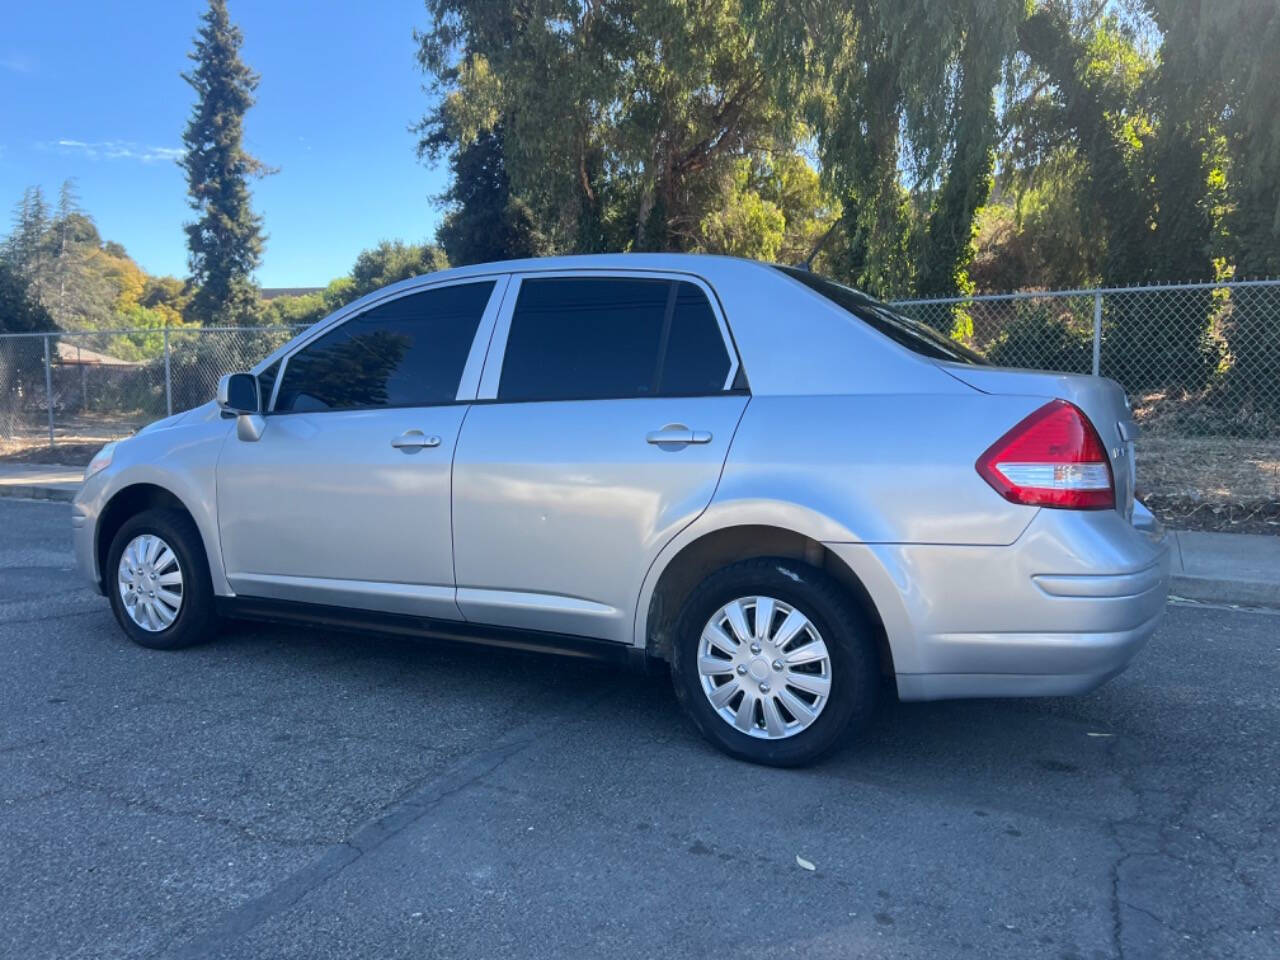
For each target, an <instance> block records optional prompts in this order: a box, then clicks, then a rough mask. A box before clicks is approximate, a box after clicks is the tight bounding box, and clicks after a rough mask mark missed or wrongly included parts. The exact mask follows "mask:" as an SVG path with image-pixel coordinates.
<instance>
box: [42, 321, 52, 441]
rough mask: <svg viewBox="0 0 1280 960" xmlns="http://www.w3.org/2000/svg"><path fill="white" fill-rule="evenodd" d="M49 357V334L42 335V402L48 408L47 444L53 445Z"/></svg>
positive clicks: (50, 363)
mask: <svg viewBox="0 0 1280 960" xmlns="http://www.w3.org/2000/svg"><path fill="white" fill-rule="evenodd" d="M52 366H53V365H52V361H51V360H50V357H49V335H48V334H47V333H46V334H45V335H44V402H45V406H47V407H48V408H49V446H51V447H52V446H53V369H52Z"/></svg>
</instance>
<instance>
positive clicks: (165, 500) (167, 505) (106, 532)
mask: <svg viewBox="0 0 1280 960" xmlns="http://www.w3.org/2000/svg"><path fill="white" fill-rule="evenodd" d="M157 509H158V510H181V511H182V512H183V513H185V514H186V515H187V516H188V517H190V516H191V511H190V510H188V509H187V506H186V504H184V503H183V502H182V501H181V500H179V499H178V498H177V497H175V496H174V495H173V494H172V493H170V492H169V491H168V490H166V489H165V488H164V487H158V486H156V485H155V484H154V483H135V484H133V485H132V486H128V487H125V488H124V489H123V490H120V491H119V492H118V493H116V495H115V496H113V497H112V498H111V499H110V500H109V501H107V505H106V506H105V507H103V509H102V516H101V517H100V518H99V519H98V537H97V541H96V542H95V544H94V550H95V552H96V554H97V557H98V578H99V580H100V581H101V582H102V583H103V584H104V588H105V584H106V583H107V580H108V576H107V551H108V550H110V549H111V541H112V540H114V539H115V537H116V534H117V533H118V532H119V530H120V528H121V527H123V526H124V525H125V522H126V521H127V520H128V519H129V518H130V517H134V516H137V515H138V514H139V513H142V511H144V510H157ZM194 520H195V518H194V517H192V521H193V522H194ZM197 529H199V528H198V527H197Z"/></svg>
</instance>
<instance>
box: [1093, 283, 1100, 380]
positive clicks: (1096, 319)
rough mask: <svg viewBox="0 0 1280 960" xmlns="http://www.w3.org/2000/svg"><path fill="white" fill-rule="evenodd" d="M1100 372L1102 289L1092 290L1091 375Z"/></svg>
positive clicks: (1096, 374)
mask: <svg viewBox="0 0 1280 960" xmlns="http://www.w3.org/2000/svg"><path fill="white" fill-rule="evenodd" d="M1101 372H1102V291H1101V290H1095V291H1093V375H1094V376H1095V377H1096V376H1098V374H1100V373H1101Z"/></svg>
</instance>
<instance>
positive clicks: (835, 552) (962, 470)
mask: <svg viewBox="0 0 1280 960" xmlns="http://www.w3.org/2000/svg"><path fill="white" fill-rule="evenodd" d="M1135 436H1136V428H1135V425H1134V423H1133V421H1132V417H1131V415H1130V412H1129V408H1128V404H1127V402H1126V400H1125V397H1124V394H1123V392H1122V391H1121V390H1120V388H1119V387H1118V386H1117V385H1116V384H1115V383H1113V382H1111V381H1109V380H1105V379H1101V378H1098V377H1089V376H1075V375H1068V374H1060V373H1042V372H1033V371H1026V370H1009V369H999V368H995V367H991V366H988V365H986V364H985V363H984V362H983V361H982V359H981V358H979V357H977V356H975V355H973V354H971V353H970V352H968V351H967V350H965V349H964V348H963V347H962V346H960V345H958V344H957V343H955V342H953V341H952V340H950V339H948V338H947V337H944V336H941V335H939V334H937V333H935V332H933V331H932V330H930V329H928V328H925V327H922V326H920V325H918V324H916V323H913V322H912V321H910V320H907V319H904V318H903V317H901V316H899V315H897V314H896V313H895V312H894V311H893V310H891V309H889V308H888V307H886V306H885V305H883V304H881V303H879V302H877V301H875V300H873V299H871V298H869V297H867V296H865V295H863V294H861V293H858V292H857V291H855V290H852V289H850V288H848V287H845V286H842V285H840V284H837V283H834V282H832V281H829V280H825V279H822V278H821V277H818V276H815V275H813V274H811V273H808V272H806V271H803V270H796V269H791V268H785V267H776V266H770V265H767V264H761V263H753V262H748V261H743V260H736V259H731V258H721V257H700V256H687V255H667V254H653V255H647V254H646V255H640V254H635V255H604V256H589V257H563V258H556V259H545V260H528V261H514V262H507V263H494V264H485V265H480V266H471V267H464V268H459V269H453V270H445V271H442V272H439V273H435V274H431V275H429V276H425V277H419V278H416V279H413V280H408V281H405V282H403V283H399V284H396V285H394V286H391V287H387V288H386V289H383V290H380V291H378V292H377V293H374V294H371V295H370V296H368V297H365V298H364V299H362V300H360V301H358V302H356V303H354V304H351V305H350V306H348V307H346V308H344V309H342V310H340V311H338V312H337V313H335V314H333V315H332V316H330V317H327V318H326V319H324V320H322V321H320V322H319V323H317V324H316V325H315V326H314V327H312V328H311V329H309V330H307V331H306V332H305V333H303V334H301V335H300V336H298V337H297V338H295V339H294V340H293V341H292V342H290V343H288V344H287V345H285V346H284V347H281V348H280V349H279V350H277V351H275V352H274V353H272V354H271V355H270V356H268V357H267V358H266V359H264V360H263V361H262V362H261V363H259V364H258V365H257V366H256V367H254V368H253V370H252V371H251V372H247V373H238V374H231V375H228V376H226V377H224V378H223V380H222V382H221V383H220V385H219V390H218V397H217V399H216V401H213V402H211V403H209V404H207V405H206V406H203V407H199V408H196V409H194V410H189V411H187V412H185V413H181V414H178V415H177V416H174V417H171V418H169V419H167V420H163V421H160V422H159V423H155V424H152V425H151V426H150V427H147V428H146V429H144V430H142V431H141V432H139V433H138V434H136V435H135V436H133V437H130V438H129V439H127V440H124V441H121V442H119V443H115V444H110V445H108V446H107V447H105V448H104V449H103V450H102V452H101V453H99V454H98V455H97V456H96V457H95V458H94V460H93V462H92V463H91V464H90V466H89V469H88V471H87V476H86V481H85V484H84V487H83V489H82V490H81V492H80V494H79V496H78V497H77V499H76V503H75V507H74V511H73V525H74V527H75V541H76V550H77V555H78V557H79V562H80V564H81V566H82V568H83V570H84V572H85V574H86V575H87V576H88V578H89V580H90V581H91V582H92V583H93V584H94V585H95V586H97V587H98V589H100V590H102V591H103V592H104V593H105V594H106V595H107V596H108V597H109V598H110V602H111V605H112V607H113V609H114V611H115V614H116V617H117V618H118V620H119V621H120V624H121V626H122V627H123V628H124V630H125V632H126V633H127V634H128V635H129V636H130V637H131V638H132V639H134V640H135V641H137V642H138V643H141V644H144V645H146V646H149V647H157V648H164V649H168V648H176V647H181V646H185V645H188V644H191V643H194V642H198V641H202V640H205V639H207V638H209V637H210V636H211V635H212V634H213V633H214V631H215V630H216V628H217V625H218V623H219V618H220V617H222V616H237V617H246V616H247V617H263V618H271V619H291V620H303V621H308V622H313V623H321V624H326V625H329V626H333V627H342V628H351V629H359V630H368V629H379V630H389V631H394V632H397V633H401V634H406V635H425V636H431V637H435V638H440V639H444V640H452V641H465V642H475V643H487V644H498V645H505V646H512V647H520V648H526V649H535V650H556V651H561V652H567V653H570V654H573V655H577V656H589V657H599V658H606V659H616V660H621V661H629V662H633V663H639V664H646V665H653V664H663V665H669V666H670V669H671V673H672V676H673V679H674V682H675V688H676V692H677V694H678V697H679V699H680V702H681V703H682V704H683V705H684V707H685V709H686V710H687V711H688V713H689V716H690V717H691V718H692V720H693V722H694V724H696V726H697V727H698V729H699V730H700V731H701V732H702V733H703V734H704V735H705V736H706V737H707V738H708V739H709V740H711V741H712V742H713V743H715V744H716V745H717V746H719V747H721V748H722V749H724V750H725V751H727V752H728V753H730V754H732V755H734V756H737V757H741V758H743V759H747V760H752V761H756V762H761V763H770V764H778V765H793V764H799V763H804V762H808V761H810V760H812V759H814V758H815V757H817V756H819V755H820V754H822V753H823V752H824V751H826V750H827V749H829V748H831V747H832V746H833V745H835V744H836V743H837V742H840V741H841V740H842V739H844V738H846V737H847V736H849V735H850V734H851V731H852V730H853V729H855V728H857V727H858V726H860V725H862V724H864V723H865V722H866V720H867V719H868V717H869V716H870V714H871V711H872V709H873V707H874V704H875V701H876V697H877V695H878V694H879V693H880V692H881V690H882V687H884V686H887V685H889V684H892V685H893V686H894V687H896V692H897V695H898V696H899V697H900V698H902V699H904V700H926V699H936V698H945V697H991V696H1036V695H1061V694H1073V693H1083V692H1085V691H1088V690H1091V689H1093V688H1094V687H1096V686H1098V685H1099V684H1101V683H1103V682H1105V681H1106V680H1107V679H1108V678H1109V677H1112V676H1114V675H1115V674H1116V673H1118V672H1119V671H1121V670H1123V669H1124V667H1125V666H1126V664H1127V663H1128V662H1129V661H1130V659H1131V658H1132V657H1133V656H1134V655H1135V653H1137V651H1138V649H1139V648H1140V647H1141V646H1142V645H1143V643H1144V642H1145V641H1146V639H1147V638H1148V637H1149V636H1150V635H1151V634H1152V632H1153V631H1154V630H1155V628H1156V626H1157V624H1158V622H1159V620H1160V617H1161V615H1162V612H1163V610H1164V605H1165V598H1166V592H1167V588H1168V577H1169V555H1168V548H1167V546H1166V543H1165V539H1164V534H1163V532H1162V531H1161V529H1160V528H1159V526H1158V524H1157V523H1156V522H1155V521H1154V519H1153V518H1152V516H1151V514H1150V513H1149V512H1148V511H1146V510H1145V509H1144V508H1143V507H1142V506H1141V504H1139V503H1137V502H1135V500H1134V466H1133V465H1134V438H1135Z"/></svg>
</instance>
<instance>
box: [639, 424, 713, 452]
mask: <svg viewBox="0 0 1280 960" xmlns="http://www.w3.org/2000/svg"><path fill="white" fill-rule="evenodd" d="M644 439H645V441H646V442H647V443H652V444H654V445H655V446H659V447H661V446H665V445H667V444H670V445H672V446H684V445H685V444H689V443H710V442H711V431H709V430H690V429H689V428H688V427H686V426H685V425H684V424H683V423H668V424H667V425H666V426H665V427H663V428H662V429H661V430H650V431H649V432H648V433H647V434H645V438H644Z"/></svg>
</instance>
